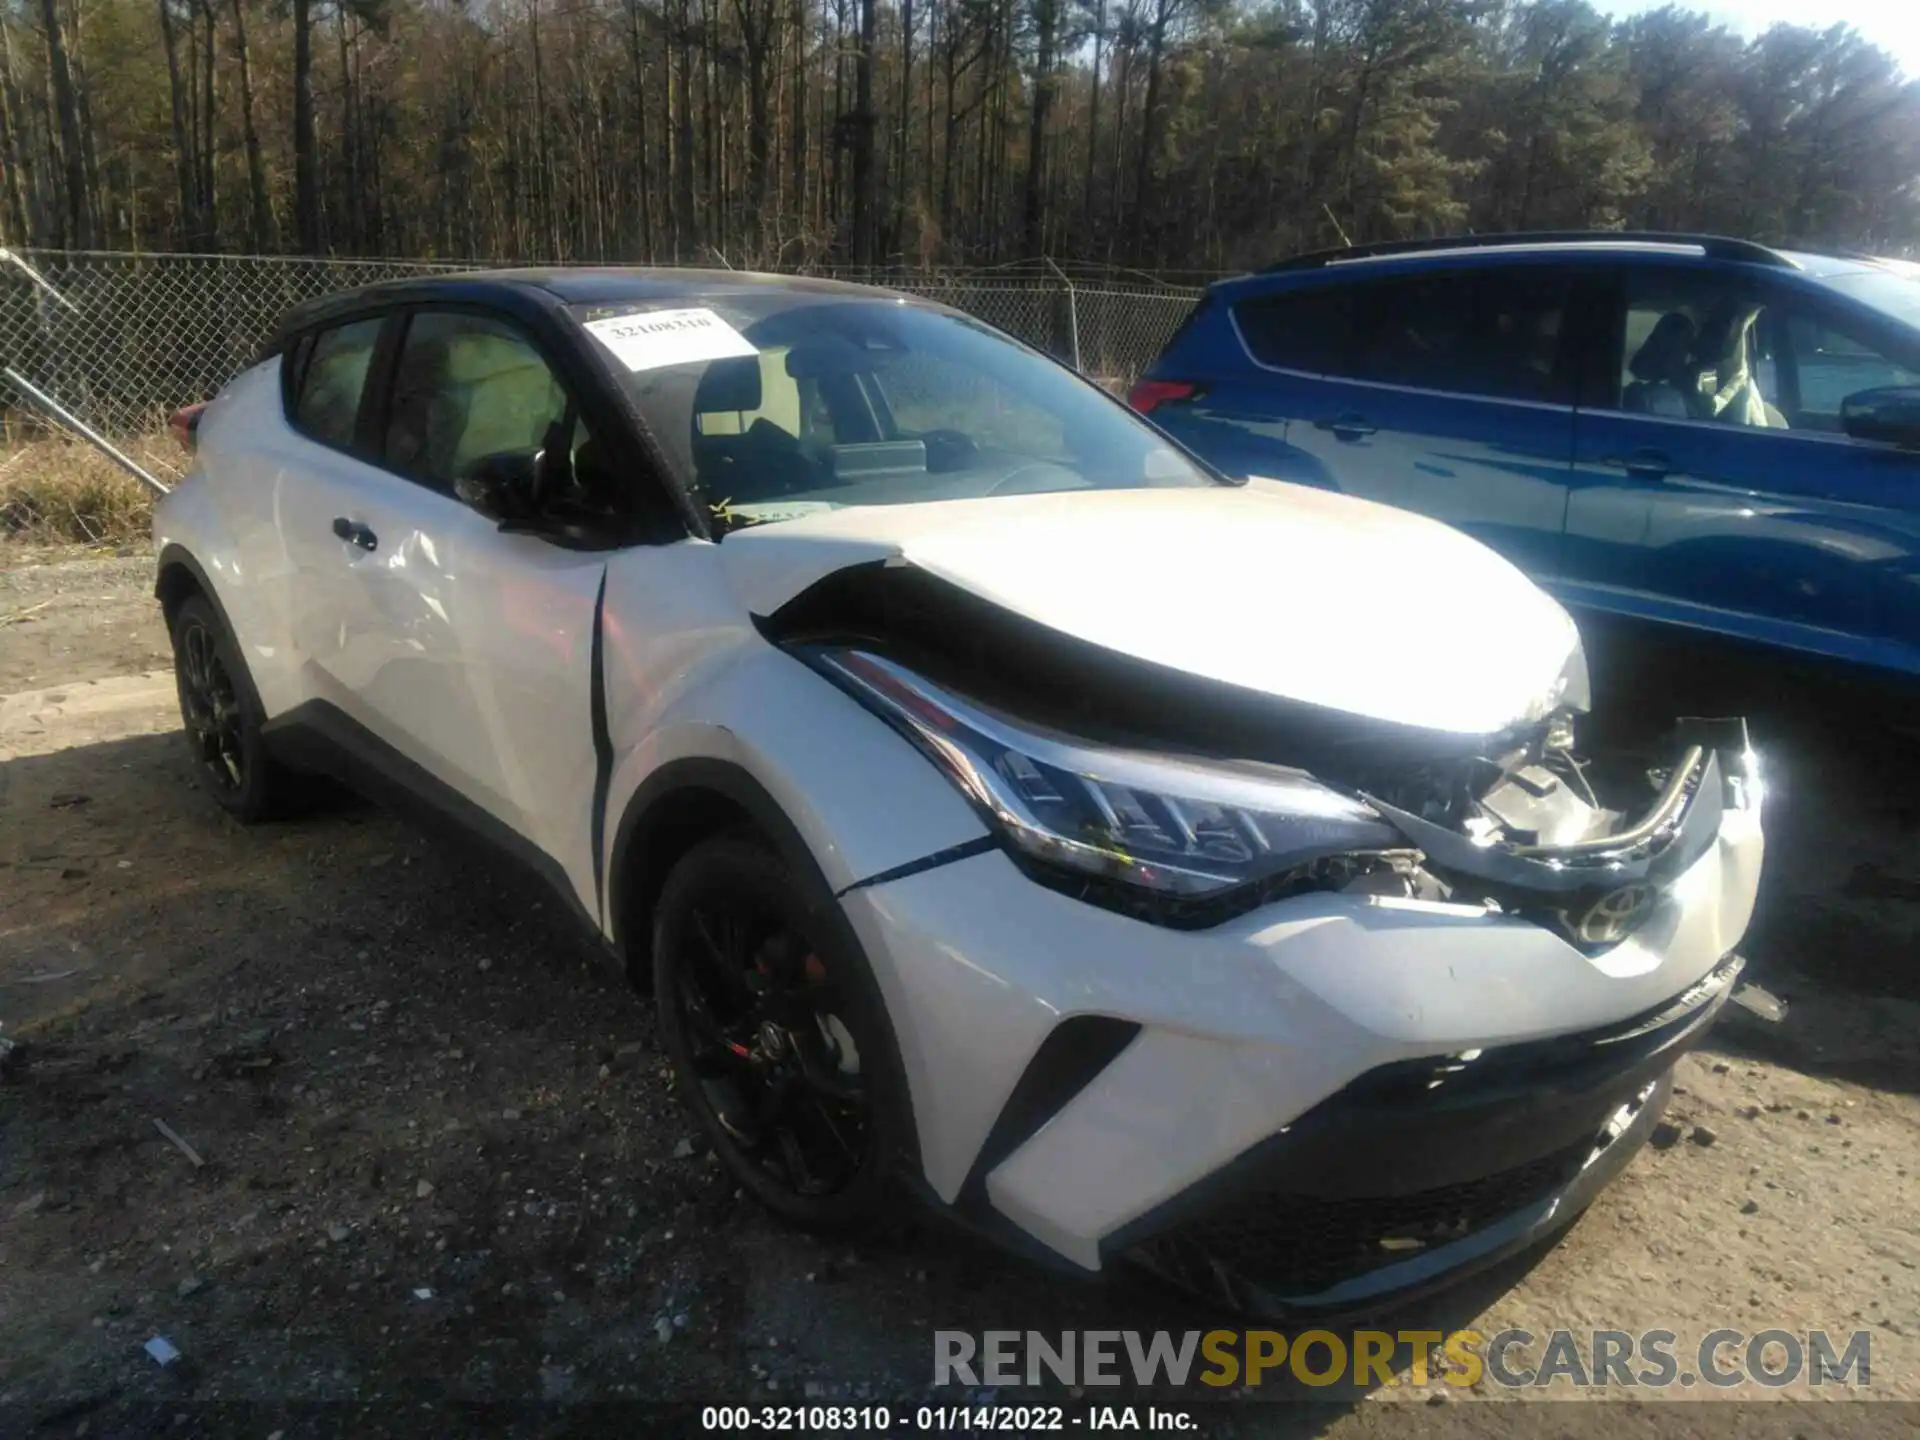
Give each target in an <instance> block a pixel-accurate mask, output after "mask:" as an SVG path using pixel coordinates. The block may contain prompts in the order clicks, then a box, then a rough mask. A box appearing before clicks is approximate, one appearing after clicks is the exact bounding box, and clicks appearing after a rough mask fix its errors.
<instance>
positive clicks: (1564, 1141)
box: [1106, 955, 1742, 1321]
mask: <svg viewBox="0 0 1920 1440" xmlns="http://www.w3.org/2000/svg"><path fill="white" fill-rule="evenodd" d="M1741 967H1742V961H1741V960H1740V958H1739V957H1738V956H1733V955H1730V956H1728V957H1727V959H1726V960H1724V961H1723V962H1721V964H1720V965H1718V966H1717V967H1715V968H1714V969H1713V970H1712V971H1711V972H1710V973H1709V974H1708V975H1706V976H1705V977H1703V978H1702V979H1701V980H1700V981H1698V982H1696V983H1695V984H1694V985H1692V986H1689V987H1688V989H1687V990H1686V991H1685V992H1683V993H1682V994H1681V995H1679V996H1677V997H1676V998H1675V999H1674V1000H1672V1001H1670V1002H1668V1003H1667V1004H1665V1005H1662V1006H1660V1007H1658V1008H1656V1009H1654V1010H1652V1011H1650V1012H1646V1013H1643V1014H1640V1015H1636V1016H1632V1017H1630V1018H1629V1019H1627V1020H1625V1021H1623V1022H1620V1023H1618V1024H1615V1025H1610V1026H1605V1027H1601V1028H1598V1029H1595V1030H1590V1031H1585V1032H1582V1033H1580V1034H1575V1035H1566V1036H1559V1037H1555V1038H1553V1039H1551V1040H1542V1041H1532V1042H1526V1043H1522V1044H1516V1045H1507V1046H1496V1047H1494V1048H1492V1049H1486V1050H1468V1051H1462V1052H1456V1053H1454V1054H1451V1055H1442V1056H1434V1057H1430V1058H1427V1059H1421V1060H1415V1061H1401V1062H1397V1063H1394V1064H1391V1065H1386V1066H1382V1067H1379V1068H1378V1069H1375V1070H1372V1071H1369V1072H1368V1073H1366V1074H1364V1075H1362V1076H1360V1077H1359V1078H1358V1079H1356V1080H1354V1081H1353V1082H1352V1083H1351V1084H1349V1085H1347V1086H1346V1087H1345V1088H1343V1089H1342V1090H1341V1091H1339V1092H1338V1093H1337V1094H1335V1095H1333V1096H1331V1097H1329V1098H1328V1099H1326V1100H1324V1101H1322V1102H1321V1103H1320V1104H1318V1105H1316V1106H1314V1107H1313V1109H1311V1110H1309V1111H1308V1112H1307V1113H1306V1114H1304V1115H1302V1116H1301V1117H1300V1118H1299V1119H1297V1120H1295V1121H1294V1122H1293V1123H1291V1124H1289V1125H1287V1126H1285V1127H1284V1128H1283V1129H1282V1130H1281V1131H1280V1132H1279V1133H1278V1134H1276V1135H1274V1136H1273V1137H1271V1138H1270V1139H1269V1140H1267V1141H1265V1142H1263V1143H1262V1144H1260V1145H1258V1146H1256V1147H1254V1148H1253V1149H1251V1150H1249V1151H1247V1152H1245V1153H1244V1154H1242V1155H1241V1156H1239V1157H1238V1158H1237V1159H1235V1160H1234V1161H1233V1163H1232V1164H1231V1165H1229V1166H1227V1167H1225V1168H1224V1169H1222V1170H1221V1171H1219V1172H1216V1174H1214V1175H1212V1176H1210V1177H1208V1179H1207V1180H1205V1181H1203V1182H1202V1183H1201V1184H1199V1185H1197V1186H1194V1187H1192V1188H1191V1189H1190V1190H1188V1191H1186V1192H1185V1193H1183V1194H1181V1195H1179V1196H1177V1197H1175V1198H1174V1199H1173V1200H1171V1201H1169V1202H1168V1203H1167V1204H1165V1205H1163V1206H1160V1207H1158V1208H1157V1209H1155V1210H1154V1211H1152V1212H1150V1213H1149V1214H1147V1215H1144V1216H1142V1217H1140V1218H1139V1219H1138V1220H1136V1221H1134V1222H1133V1223H1132V1224H1130V1225H1128V1226H1126V1227H1125V1228H1124V1229H1122V1230H1120V1231H1118V1232H1116V1233H1115V1234H1114V1235H1112V1236H1110V1237H1108V1240H1107V1243H1106V1249H1107V1252H1108V1253H1109V1254H1112V1255H1117V1256H1124V1257H1125V1258H1127V1259H1129V1260H1132V1261H1134V1262H1135V1263H1137V1264H1140V1265H1142V1266H1144V1267H1145V1268H1147V1269H1148V1270H1151V1271H1153V1272H1154V1273H1156V1274H1158V1275H1160V1276H1161V1277H1163V1278H1165V1279H1167V1280H1170V1281H1172V1282H1173V1283H1175V1284H1177V1285H1179V1286H1181V1287H1182V1288H1184V1289H1188V1290H1191V1291H1193V1292H1195V1293H1197V1294H1200V1295H1202V1296H1204V1297H1206V1298H1209V1299H1215V1300H1220V1301H1223V1302H1225V1303H1227V1304H1230V1305H1232V1306H1233V1307H1234V1308H1236V1309H1239V1310H1243V1311H1246V1312H1248V1313H1250V1314H1255V1315H1261V1316H1266V1317H1270V1318H1274V1319H1285V1320H1315V1321H1324V1320H1330V1319H1335V1318H1340V1317H1345V1316H1350V1315H1354V1314H1359V1313H1363V1312H1365V1311H1367V1310H1369V1309H1373V1308H1377V1307H1378V1306H1380V1305H1382V1304H1383V1303H1385V1302H1387V1301H1389V1300H1391V1301H1393V1302H1394V1303H1403V1302H1404V1301H1406V1300H1409V1299H1411V1298H1414V1297H1416V1296H1418V1295H1420V1294H1422V1293H1425V1292H1427V1291H1430V1290H1433V1289H1436V1288H1439V1287H1441V1286H1443V1285H1449V1284H1453V1283H1455V1282H1457V1281H1458V1280H1460V1279H1461V1278H1463V1277H1464V1276H1466V1275H1468V1274H1471V1273H1473V1272H1475V1271H1477V1270H1480V1269H1483V1268H1485V1267H1487V1266H1490V1265H1493V1264H1495V1263H1497V1262H1499V1261H1500V1260H1502V1259H1504V1258H1506V1257H1508V1256H1510V1255H1513V1254H1515V1253H1517V1252H1519V1251H1521V1250H1523V1249H1525V1248H1527V1247H1529V1246H1531V1245H1533V1244H1535V1243H1538V1242H1540V1241H1542V1240H1545V1239H1546V1238H1548V1237H1550V1236H1551V1235H1553V1234H1555V1233H1556V1232H1558V1231H1559V1230H1560V1229H1562V1228H1564V1227H1565V1226H1567V1225H1569V1224H1571V1223H1572V1222H1573V1220H1574V1219H1575V1218H1577V1217H1578V1216H1579V1214H1580V1213H1581V1212H1582V1211H1583V1210H1584V1209H1585V1208H1586V1207H1587V1205H1588V1204H1589V1203H1590V1202H1591V1201H1592V1200H1593V1199H1594V1197H1595V1196H1596V1195H1598V1193H1599V1192H1600V1191H1601V1190H1602V1189H1603V1188H1604V1187H1605V1186H1606V1184H1607V1182H1608V1181H1610V1180H1611V1179H1612V1178H1613V1177H1614V1176H1615V1175H1617V1174H1619V1172H1620V1171H1621V1170H1622V1169H1624V1168H1625V1166H1626V1164H1627V1162H1628V1161H1629V1160H1631V1159H1632V1158H1633V1155H1634V1154H1635V1152H1637V1151H1638V1150H1639V1149H1640V1147H1641V1146H1642V1145H1644V1144H1645V1143H1646V1141H1647V1139H1648V1138H1649V1136H1650V1135H1651V1134H1652V1131H1653V1127H1654V1126H1655V1124H1656V1123H1657V1122H1658V1120H1659V1118H1660V1115H1661V1113H1662V1112H1663V1110H1664V1109H1665V1107H1666V1103H1667V1099H1668V1096H1669V1094H1670V1092H1671V1088H1672V1080H1671V1071H1672V1068H1673V1065H1674V1063H1675V1062H1676V1061H1677V1060H1678V1059H1679V1058H1680V1056H1681V1055H1682V1054H1684V1053H1685V1052H1686V1051H1687V1050H1688V1049H1690V1048H1692V1047H1693V1046H1694V1045H1695V1044H1697V1043H1698V1042H1699V1040H1700V1039H1701V1037H1702V1036H1703V1035H1704V1034H1705V1033H1706V1031H1707V1029H1708V1028H1709V1027H1710V1026H1711V1025H1712V1023H1713V1021H1714V1019H1715V1018H1716V1017H1717V1016H1718V1014H1719V1012H1720V1010H1721V1007H1722V1006H1724V1005H1725V1003H1726V1001H1727V999H1728V997H1729V996H1730V995H1731V993H1732V991H1733V988H1734V985H1735V982H1736V980H1737V978H1738V976H1739V973H1740V970H1741Z"/></svg>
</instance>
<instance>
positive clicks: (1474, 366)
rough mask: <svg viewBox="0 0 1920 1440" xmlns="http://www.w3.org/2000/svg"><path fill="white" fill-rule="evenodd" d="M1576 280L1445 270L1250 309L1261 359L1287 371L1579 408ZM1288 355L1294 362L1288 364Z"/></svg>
mask: <svg viewBox="0 0 1920 1440" xmlns="http://www.w3.org/2000/svg"><path fill="white" fill-rule="evenodd" d="M1571 293H1572V280H1571V277H1570V276H1569V275H1568V274H1567V273H1566V272H1564V271H1557V270H1541V269H1534V268H1531V267H1528V268H1523V269H1507V270H1477V271H1472V272H1468V273H1464V274H1463V273H1460V272H1457V271H1456V272H1452V273H1435V274H1432V275H1414V276H1404V277H1395V278H1392V279H1384V280H1367V281H1361V282H1358V283H1354V284H1347V285H1337V286H1333V287H1329V288H1324V289H1319V290H1311V291H1306V292H1302V293H1300V294H1298V295H1287V296H1277V297H1273V298H1272V299H1270V300H1263V301H1257V302H1254V301H1249V302H1245V303H1243V304H1242V305H1241V307H1240V310H1239V313H1238V318H1239V319H1240V321H1241V333H1242V334H1243V335H1244V336H1245V337H1246V341H1247V346H1248V348H1249V349H1250V350H1252V351H1253V354H1254V356H1255V358H1256V359H1259V360H1260V361H1262V363H1264V364H1268V365H1278V366H1281V367H1282V368H1285V369H1293V370H1306V371H1309V372H1311V373H1314V374H1320V375H1330V376H1336V377H1339V378H1342V379H1351V380H1367V381H1372V382H1374V383H1376V384H1382V385H1404V386H1407V387H1409V388H1414V389H1420V390H1438V391H1445V392H1448V393H1452V394H1460V395H1484V396H1489V397H1493V398H1497V399H1506V400H1534V401H1542V402H1551V403H1558V404H1566V403H1570V394H1569V386H1568V383H1567V382H1568V379H1569V373H1570V367H1569V366H1568V365H1566V364H1565V363H1564V362H1563V360H1562V357H1561V345H1560V339H1561V334H1562V332H1563V330H1564V328H1565V324H1566V313H1567V304H1568V300H1569V298H1570V295H1571ZM1282 357H1285V358H1282Z"/></svg>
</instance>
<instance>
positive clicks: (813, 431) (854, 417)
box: [574, 291, 1223, 523]
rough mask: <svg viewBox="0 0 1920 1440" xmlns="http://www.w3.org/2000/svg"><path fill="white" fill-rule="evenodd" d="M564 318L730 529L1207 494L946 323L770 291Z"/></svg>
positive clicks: (1074, 388)
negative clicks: (863, 514)
mask: <svg viewBox="0 0 1920 1440" xmlns="http://www.w3.org/2000/svg"><path fill="white" fill-rule="evenodd" d="M675 307H679V308H675ZM574 313H575V314H576V315H578V316H579V318H580V319H581V321H582V322H584V323H585V324H586V326H587V328H588V331H589V332H590V333H592V334H593V335H594V336H595V337H596V338H597V339H599V340H600V341H601V342H602V343H603V344H606V345H607V346H608V348H609V349H610V350H612V351H613V354H614V358H615V361H616V364H615V366H614V368H615V370H616V372H618V373H620V374H622V375H624V377H625V379H626V383H627V385H628V387H629V389H630V392H631V393H632V395H633V398H634V399H635V401H636V402H638V405H639V409H640V413H641V416H642V418H643V419H644V420H645V421H646V423H647V425H648V426H649V428H650V429H651V430H652V431H653V434H654V437H655V439H656V440H658V441H659V443H660V444H661V446H662V447H663V448H664V449H665V450H666V451H667V454H668V458H669V461H670V463H671V464H673V465H674V466H675V468H676V469H677V470H678V472H679V478H680V479H681V481H682V482H683V483H684V484H685V485H686V486H687V487H688V489H689V490H690V491H691V492H692V493H693V494H694V496H695V497H696V498H697V499H698V500H699V501H701V502H702V503H704V504H706V505H709V506H712V507H714V508H715V510H716V511H717V512H718V513H719V514H720V515H721V516H722V518H723V520H725V521H728V522H730V523H765V522H768V521H774V520H785V519H791V518H793V517H794V516H797V515H804V514H807V513H809V512H811V511H816V510H820V509H828V508H834V507H838V506H844V505H896V504H908V503H913V502H916V501H922V500H956V499H969V498H975V497H979V496H986V495H1027V494H1034V493H1037V492H1041V491H1061V490H1114V489H1130V488H1132V489H1138V488H1165V487H1178V486H1187V487H1192V486H1204V485H1215V484H1220V483H1223V482H1222V481H1220V480H1219V479H1218V478H1217V477H1215V476H1213V475H1212V474H1210V473H1209V472H1206V471H1204V470H1202V469H1201V468H1200V467H1199V466H1197V465H1196V464H1195V463H1194V462H1193V461H1191V460H1189V459H1188V458H1187V457H1186V456H1184V455H1183V454H1181V453H1180V452H1179V451H1177V450H1175V449H1174V448H1173V447H1172V446H1170V445H1169V444H1168V443H1167V441H1166V440H1165V439H1163V438H1162V437H1161V436H1160V435H1159V434H1158V433H1157V432H1155V431H1154V430H1153V429H1151V428H1150V427H1149V426H1147V425H1144V424H1142V423H1141V422H1140V421H1138V420H1136V419H1135V418H1134V417H1133V416H1132V415H1131V414H1130V413H1129V412H1128V411H1127V410H1126V409H1124V408H1123V407H1122V406H1120V405H1118V404H1115V403H1114V402H1112V401H1110V400H1109V399H1107V398H1106V397H1105V396H1104V395H1102V394H1100V393H1099V392H1098V391H1097V390H1095V389H1094V388H1093V387H1092V386H1091V385H1089V384H1088V383H1087V382H1085V381H1083V380H1080V379H1079V378H1077V377H1076V376H1074V375H1073V374H1072V373H1070V372H1069V371H1067V370H1065V369H1063V368H1062V367H1061V366H1058V365H1056V364H1054V363H1053V362H1052V361H1050V360H1047V359H1046V358H1044V357H1043V356H1040V355H1038V354H1036V353H1034V352H1033V351H1030V350H1027V349H1025V348H1024V347H1022V346H1020V345H1017V344H1015V343H1014V342H1012V341H1010V340H1008V339H1006V338H1005V337H1004V336H1001V335H998V334H996V333H994V332H993V331H992V330H989V329H988V328H987V327H985V326H983V325H981V324H979V323H978V322H976V321H974V320H970V319H968V318H966V317H965V316H961V315H955V314H952V313H949V312H946V311H942V310H935V309H931V308H928V307H924V306H920V305H913V304H908V303H905V302H902V301H897V300H889V299H883V298H878V297H876V298H874V299H864V298H863V299H856V300H848V299H845V298H843V297H841V296H838V295H832V296H824V297H823V296H818V295H808V294H805V293H798V294H796V293H794V292H791V291H770V292H769V293H767V294H764V295H752V294H748V295H724V296H715V297H711V298H709V299H707V301H706V303H705V304H704V305H703V306H700V307H698V308H695V309H688V308H685V302H684V301H677V302H672V304H671V305H663V304H652V305H635V304H627V305H611V306H609V305H596V306H579V307H576V308H575V311H574ZM690 355H691V356H695V357H697V358H688V357H689V356H690Z"/></svg>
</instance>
